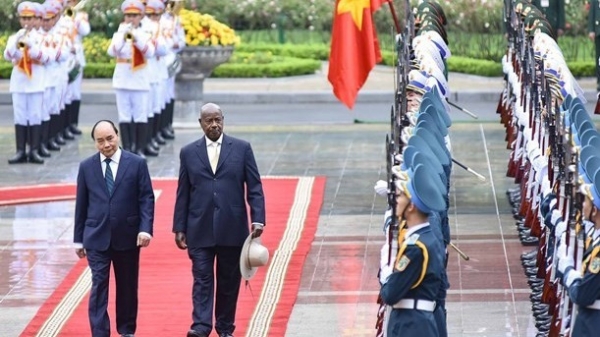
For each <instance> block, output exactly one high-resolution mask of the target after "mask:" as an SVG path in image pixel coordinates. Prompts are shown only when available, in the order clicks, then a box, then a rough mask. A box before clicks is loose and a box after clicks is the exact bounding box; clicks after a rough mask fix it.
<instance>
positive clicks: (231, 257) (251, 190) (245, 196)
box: [173, 103, 265, 337]
mask: <svg viewBox="0 0 600 337" xmlns="http://www.w3.org/2000/svg"><path fill="white" fill-rule="evenodd" d="M199 122H200V126H201V127H202V130H203V131H204V134H205V136H204V137H202V138H200V139H199V140H197V141H195V142H193V143H191V144H189V145H187V146H185V147H184V148H182V149H181V153H180V155H179V157H180V168H179V184H178V186H177V199H176V202H175V215H174V220H173V232H174V233H175V242H176V244H177V247H179V248H180V249H187V250H188V255H189V257H190V259H191V260H192V274H193V277H194V286H193V292H192V297H193V298H192V301H193V304H194V309H193V313H192V318H193V323H192V326H191V330H189V331H188V333H187V336H188V337H203V336H206V337H207V336H208V335H210V332H211V330H212V327H213V320H212V318H213V316H212V315H213V304H214V307H215V330H216V331H217V333H218V334H219V336H220V337H227V336H232V334H233V331H234V330H235V311H236V305H237V299H238V293H239V289H240V282H241V274H240V268H239V261H240V254H241V249H242V246H243V244H244V240H245V239H246V237H248V235H249V229H248V215H247V214H248V213H247V210H246V202H248V205H250V217H251V221H252V231H253V236H254V237H258V236H260V235H261V234H262V230H263V227H264V225H265V200H264V195H263V189H262V183H261V180H260V174H259V172H258V167H257V166H256V161H255V159H254V154H253V153H252V147H251V146H250V144H249V143H248V142H246V141H243V140H240V139H237V138H233V137H230V136H228V135H225V134H223V112H222V111H221V108H220V107H219V106H218V105H216V104H213V103H208V104H206V105H204V106H203V107H202V109H201V112H200V119H199ZM215 259H216V273H217V277H216V279H217V281H216V283H217V284H216V285H217V292H216V296H215V298H213V294H214V283H215V281H214V279H215V275H214V272H213V270H214V266H215Z"/></svg>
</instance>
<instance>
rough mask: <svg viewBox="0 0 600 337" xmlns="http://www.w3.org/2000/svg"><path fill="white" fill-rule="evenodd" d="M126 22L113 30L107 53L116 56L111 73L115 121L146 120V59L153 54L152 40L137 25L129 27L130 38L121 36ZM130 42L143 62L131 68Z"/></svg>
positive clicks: (131, 52) (147, 79) (147, 71)
mask: <svg viewBox="0 0 600 337" xmlns="http://www.w3.org/2000/svg"><path fill="white" fill-rule="evenodd" d="M127 29H128V28H127V26H126V25H121V26H120V27H119V30H118V31H117V32H116V33H114V35H113V38H112V40H111V43H110V46H109V47H108V54H109V55H110V56H112V57H114V58H116V59H117V64H116V66H115V71H114V74H113V88H115V92H116V99H117V110H118V112H119V122H123V123H131V122H132V121H133V122H135V123H146V122H147V121H148V114H147V110H146V107H148V99H149V95H150V81H149V78H150V74H149V67H148V66H147V60H148V59H149V58H151V57H153V56H154V51H155V48H154V44H153V43H152V41H151V39H150V35H149V34H147V33H146V32H144V31H143V30H142V29H141V28H139V27H138V28H135V29H132V30H131V34H132V36H133V40H132V41H129V40H127V41H126V40H125V33H126V32H127ZM134 46H135V47H136V48H137V49H138V50H139V51H140V52H141V54H142V55H143V56H144V58H145V62H146V64H144V65H143V66H140V67H138V68H137V69H133V64H132V61H133V52H134Z"/></svg>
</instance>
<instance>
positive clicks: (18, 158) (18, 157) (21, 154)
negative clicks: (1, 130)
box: [8, 151, 27, 164]
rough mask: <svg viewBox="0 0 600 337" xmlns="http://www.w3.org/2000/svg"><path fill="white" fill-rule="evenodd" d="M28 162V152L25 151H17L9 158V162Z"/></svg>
mask: <svg viewBox="0 0 600 337" xmlns="http://www.w3.org/2000/svg"><path fill="white" fill-rule="evenodd" d="M26 162H27V154H26V153H25V151H17V153H16V154H15V155H14V156H13V157H12V158H10V159H9V160H8V163H9V164H21V163H26Z"/></svg>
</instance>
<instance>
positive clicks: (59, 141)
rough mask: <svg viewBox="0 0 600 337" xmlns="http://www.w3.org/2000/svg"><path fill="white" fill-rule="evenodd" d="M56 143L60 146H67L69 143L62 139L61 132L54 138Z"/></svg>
mask: <svg viewBox="0 0 600 337" xmlns="http://www.w3.org/2000/svg"><path fill="white" fill-rule="evenodd" d="M54 142H55V143H56V144H58V145H65V144H67V142H65V139H64V138H63V137H62V132H59V133H58V134H57V135H56V136H55V137H54Z"/></svg>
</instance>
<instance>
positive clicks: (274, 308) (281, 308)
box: [0, 177, 325, 337]
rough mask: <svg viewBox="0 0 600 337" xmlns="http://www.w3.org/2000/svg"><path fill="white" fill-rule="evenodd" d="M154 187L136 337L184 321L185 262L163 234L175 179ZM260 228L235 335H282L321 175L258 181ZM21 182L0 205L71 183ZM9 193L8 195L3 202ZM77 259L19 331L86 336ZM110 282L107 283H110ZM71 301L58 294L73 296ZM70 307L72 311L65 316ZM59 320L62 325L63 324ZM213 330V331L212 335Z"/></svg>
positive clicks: (52, 196) (62, 194) (54, 195)
mask: <svg viewBox="0 0 600 337" xmlns="http://www.w3.org/2000/svg"><path fill="white" fill-rule="evenodd" d="M153 186H154V189H155V190H161V195H160V196H159V198H158V200H157V204H156V212H155V223H154V235H155V237H154V239H153V240H152V242H151V245H150V247H148V248H146V249H144V250H142V257H141V267H140V289H139V298H140V303H139V314H138V330H137V332H136V336H138V337H140V336H141V337H143V336H185V333H186V331H187V330H188V329H189V326H190V324H191V310H192V304H191V289H192V276H191V263H190V260H189V258H188V257H187V253H186V252H185V251H181V250H179V249H177V248H176V246H175V243H174V237H173V234H172V233H171V225H172V219H173V206H174V204H175V192H176V188H177V181H176V180H172V179H169V180H154V181H153ZM263 186H264V190H265V197H266V202H267V205H266V208H267V227H266V228H265V232H264V234H263V236H262V238H263V244H264V245H265V246H266V247H268V248H269V251H270V261H269V266H268V267H265V268H260V269H259V271H258V273H257V274H256V276H255V277H254V278H253V279H252V280H251V281H250V287H249V288H247V287H245V286H244V284H242V285H241V287H242V288H241V291H240V298H239V301H238V310H237V317H236V326H237V328H236V331H235V334H236V335H237V336H244V335H252V336H284V335H285V331H286V327H287V322H288V319H289V317H290V315H291V311H292V308H293V305H294V303H295V301H296V297H297V292H298V288H299V286H300V275H301V273H302V265H303V263H304V260H305V258H306V255H307V253H308V251H309V249H310V245H311V242H312V240H313V238H314V234H315V230H316V226H317V222H318V217H319V212H320V208H321V204H322V202H323V193H324V188H325V179H324V178H315V179H313V178H296V177H289V178H288V177H286V178H264V179H263ZM57 187H58V188H53V187H52V186H40V187H35V186H32V187H26V188H25V189H23V190H21V189H14V190H10V189H2V190H0V192H3V193H0V195H2V197H0V205H2V204H14V203H17V202H11V200H15V199H17V200H20V202H19V203H24V202H39V201H38V200H40V201H50V200H64V199H72V198H73V197H74V196H73V193H74V191H75V189H74V186H73V185H59V186H57ZM10 196H13V197H14V199H11V198H10ZM86 267H87V263H86V261H85V260H81V261H79V262H78V263H77V264H76V265H75V267H74V268H73V269H72V270H71V271H70V273H69V274H68V275H67V276H66V277H65V279H64V281H63V282H62V283H61V284H60V286H59V287H58V288H57V289H56V290H55V291H54V293H53V294H52V295H51V296H50V297H49V298H48V300H47V301H46V302H45V303H44V305H42V307H41V308H40V310H39V311H38V313H37V314H36V316H35V317H34V318H33V319H32V321H31V322H30V323H29V325H28V326H27V327H26V328H25V330H24V331H23V333H22V334H21V336H38V335H43V336H88V335H89V323H88V318H87V302H88V296H87V292H86V293H82V292H81V289H84V290H85V291H87V288H85V286H78V287H76V286H75V284H76V282H77V281H78V279H79V280H80V281H79V284H80V285H82V284H86V283H87V280H88V277H81V278H80V276H81V275H82V273H83V272H85V271H86V270H87V268H86ZM111 281H112V280H111ZM78 289H79V290H80V293H81V295H80V296H79V297H83V300H82V301H81V302H79V303H77V302H76V301H75V302H68V303H65V300H66V299H72V298H77V296H76V295H77V290H78ZM113 291H114V287H112V286H111V295H110V296H111V301H110V304H109V315H110V317H111V325H112V326H113V334H114V335H117V336H118V334H117V332H116V331H114V324H115V323H114V322H115V319H114V304H113V303H114V292H113ZM71 311H72V314H71ZM65 321H66V323H65ZM214 335H216V333H215V332H213V336H214Z"/></svg>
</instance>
